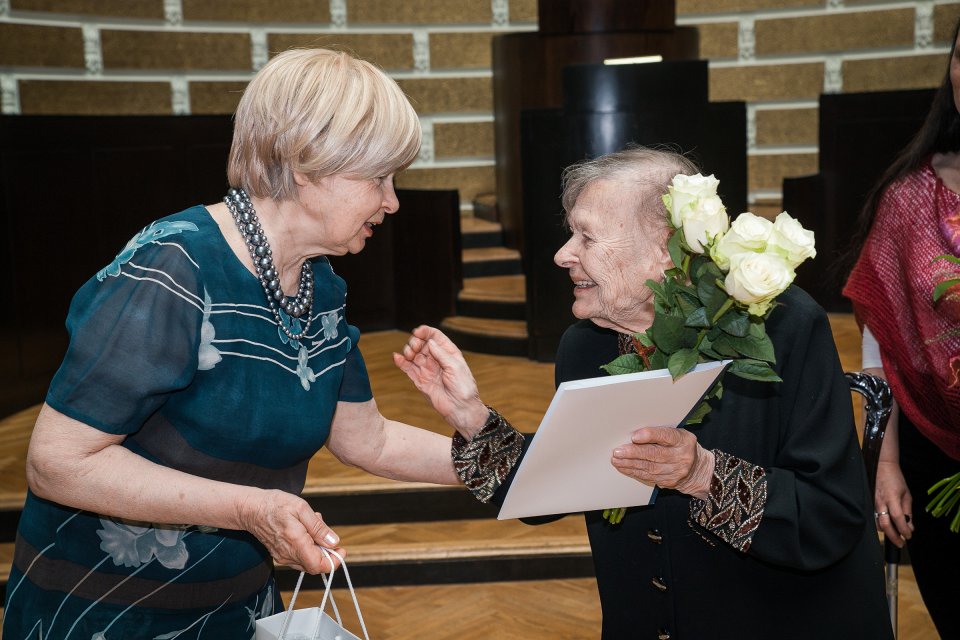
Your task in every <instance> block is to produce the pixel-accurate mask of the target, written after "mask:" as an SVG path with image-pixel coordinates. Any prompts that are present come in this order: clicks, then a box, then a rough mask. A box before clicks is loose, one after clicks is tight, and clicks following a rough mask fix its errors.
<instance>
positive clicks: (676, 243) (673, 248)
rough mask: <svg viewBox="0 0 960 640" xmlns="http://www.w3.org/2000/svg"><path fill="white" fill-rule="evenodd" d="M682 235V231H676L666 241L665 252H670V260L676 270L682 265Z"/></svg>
mask: <svg viewBox="0 0 960 640" xmlns="http://www.w3.org/2000/svg"><path fill="white" fill-rule="evenodd" d="M682 234H683V231H681V230H680V229H677V230H676V231H675V232H674V234H673V235H672V236H670V239H669V240H668V241H667V251H669V252H670V259H671V260H673V264H674V266H676V267H677V268H678V269H679V268H680V265H682V264H683V248H682V247H681V246H680V241H681V240H682V238H681V236H682Z"/></svg>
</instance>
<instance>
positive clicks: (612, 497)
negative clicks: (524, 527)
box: [497, 361, 730, 520]
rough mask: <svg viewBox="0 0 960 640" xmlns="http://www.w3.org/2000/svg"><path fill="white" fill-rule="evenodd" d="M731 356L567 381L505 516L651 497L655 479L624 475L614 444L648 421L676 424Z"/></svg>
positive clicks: (544, 423)
mask: <svg viewBox="0 0 960 640" xmlns="http://www.w3.org/2000/svg"><path fill="white" fill-rule="evenodd" d="M729 362H730V361H724V362H706V363H703V364H699V365H697V367H696V368H695V369H693V371H691V372H690V373H687V374H686V375H684V376H683V377H681V378H680V379H679V380H677V381H676V382H674V381H673V380H672V379H671V378H670V373H669V372H668V371H667V370H666V369H660V370H657V371H644V372H642V373H630V374H626V375H619V376H603V377H600V378H589V379H587V380H576V381H572V382H564V383H563V384H561V385H560V387H559V388H558V389H557V393H556V394H555V395H554V396H553V400H552V401H551V402H550V407H549V408H548V409H547V413H546V415H544V416H543V421H542V422H541V423H540V427H539V428H538V429H537V433H536V434H535V435H534V437H533V441H532V442H531V443H530V447H529V448H528V449H527V453H526V455H525V456H524V458H523V460H521V461H520V466H519V468H518V469H517V473H516V476H515V477H514V480H513V484H512V485H511V486H510V489H509V490H508V492H507V497H506V499H505V500H504V502H503V507H502V508H501V509H500V514H499V515H498V516H497V518H498V519H499V520H507V519H509V518H524V517H528V516H542V515H549V514H554V513H576V512H580V511H592V510H595V509H606V508H607V507H635V506H638V505H646V504H649V503H650V498H651V496H652V495H653V490H654V487H653V486H647V485H645V484H643V483H640V482H638V481H637V480H634V479H632V478H628V477H627V476H625V475H623V474H621V473H620V472H619V471H617V470H616V469H615V468H614V466H613V465H612V464H611V463H610V460H611V459H612V457H613V450H614V449H615V448H617V446H619V445H622V444H627V443H629V442H630V436H631V435H632V434H633V432H634V431H636V430H637V429H639V428H640V427H661V426H666V427H676V426H677V425H679V424H680V423H681V422H682V421H683V419H684V418H686V417H687V415H689V413H690V412H691V411H692V410H693V409H694V407H695V406H696V405H697V404H698V403H699V402H700V399H701V398H702V397H703V396H704V394H706V393H707V392H708V391H709V390H710V388H711V387H712V386H713V383H714V381H715V380H716V379H717V377H718V376H719V375H720V374H721V373H722V372H723V369H724V368H725V366H726V365H727V364H729Z"/></svg>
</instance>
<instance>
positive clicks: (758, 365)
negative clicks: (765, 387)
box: [730, 358, 783, 382]
mask: <svg viewBox="0 0 960 640" xmlns="http://www.w3.org/2000/svg"><path fill="white" fill-rule="evenodd" d="M730 373H732V374H734V375H736V376H740V377H741V378H746V379H747V380H758V381H760V382H783V380H782V379H781V378H780V376H778V375H777V374H776V373H775V372H774V370H773V369H772V368H771V367H770V365H769V364H767V363H766V362H761V361H760V360H751V359H749V358H744V359H742V360H734V361H733V363H732V364H731V365H730Z"/></svg>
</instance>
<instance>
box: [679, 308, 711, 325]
mask: <svg viewBox="0 0 960 640" xmlns="http://www.w3.org/2000/svg"><path fill="white" fill-rule="evenodd" d="M684 324H686V325H687V326H688V327H695V328H697V329H708V328H709V327H710V318H709V316H707V309H706V307H699V308H697V309H695V310H694V311H693V312H691V313H690V314H689V315H688V316H687V319H686V321H685V323H684Z"/></svg>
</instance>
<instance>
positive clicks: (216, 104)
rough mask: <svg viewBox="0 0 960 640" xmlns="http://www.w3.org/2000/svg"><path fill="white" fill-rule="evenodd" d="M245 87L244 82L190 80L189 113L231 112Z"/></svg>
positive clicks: (235, 108) (215, 113)
mask: <svg viewBox="0 0 960 640" xmlns="http://www.w3.org/2000/svg"><path fill="white" fill-rule="evenodd" d="M246 87H247V83H246V82H191V83H190V113H193V114H207V115H218V114H224V113H233V112H234V111H236V110H237V105H238V104H239V103H240V96H242V95H243V90H244V89H246Z"/></svg>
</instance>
